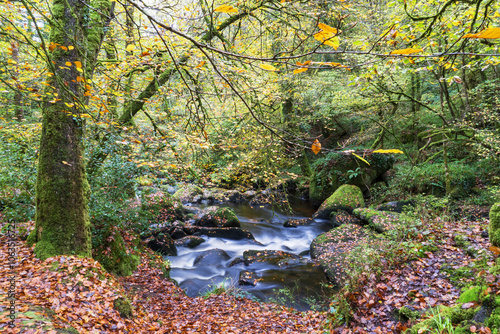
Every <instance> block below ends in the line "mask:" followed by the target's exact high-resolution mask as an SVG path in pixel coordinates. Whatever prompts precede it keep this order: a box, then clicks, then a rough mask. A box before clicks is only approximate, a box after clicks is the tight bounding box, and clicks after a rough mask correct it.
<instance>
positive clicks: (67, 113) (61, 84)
mask: <svg viewBox="0 0 500 334" xmlns="http://www.w3.org/2000/svg"><path fill="white" fill-rule="evenodd" d="M92 4H93V5H95V7H94V8H98V9H100V10H103V9H106V8H107V9H108V10H109V8H110V6H109V1H107V0H101V1H99V2H97V1H95V2H94V3H92ZM106 4H107V5H106ZM95 13H96V12H94V13H89V11H88V7H87V5H86V4H85V3H84V2H82V1H79V0H54V1H53V5H52V20H51V32H50V40H49V44H48V45H47V49H48V62H47V65H48V73H49V74H48V76H47V79H46V82H47V88H46V90H45V96H46V98H45V100H44V103H43V111H42V113H43V121H42V136H41V140H40V155H39V158H38V175H37V185H36V226H35V230H34V231H33V232H32V233H31V234H30V236H29V240H28V242H29V243H30V244H33V243H36V247H35V253H36V255H37V256H38V257H39V258H41V259H45V258H48V257H51V256H55V255H61V254H75V255H81V256H91V236H90V221H89V215H88V206H87V201H88V198H89V185H88V183H87V178H86V173H85V161H84V146H83V135H84V121H83V120H84V118H82V117H81V116H82V115H83V114H85V113H86V110H85V108H86V102H87V96H88V95H90V92H89V91H88V89H89V86H88V80H89V79H90V78H91V76H92V71H93V68H94V67H95V66H94V64H93V63H95V59H96V57H97V53H98V50H99V47H100V43H101V40H102V37H99V36H102V33H103V29H100V32H97V33H96V32H95V31H92V30H91V29H90V27H92V28H93V29H95V28H96V27H101V28H102V24H103V22H104V23H105V22H106V21H107V20H106V19H105V18H102V17H100V16H101V15H105V14H103V13H102V12H100V13H99V14H95ZM104 13H106V11H104ZM108 13H109V12H108ZM96 15H97V16H96ZM94 22H96V24H95V25H93V23H94ZM97 22H99V23H97ZM107 22H109V21H107Z"/></svg>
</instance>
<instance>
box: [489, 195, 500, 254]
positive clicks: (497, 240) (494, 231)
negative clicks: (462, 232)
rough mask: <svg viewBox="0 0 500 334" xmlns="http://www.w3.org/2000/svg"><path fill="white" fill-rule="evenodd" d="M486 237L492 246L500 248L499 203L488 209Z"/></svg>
mask: <svg viewBox="0 0 500 334" xmlns="http://www.w3.org/2000/svg"><path fill="white" fill-rule="evenodd" d="M488 236H489V237H490V242H491V244H492V245H493V246H496V247H500V203H496V204H495V205H493V206H492V207H491V209H490V226H489V229H488Z"/></svg>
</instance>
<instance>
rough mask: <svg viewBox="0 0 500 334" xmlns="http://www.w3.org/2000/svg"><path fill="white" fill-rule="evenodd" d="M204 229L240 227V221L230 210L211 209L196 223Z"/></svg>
mask: <svg viewBox="0 0 500 334" xmlns="http://www.w3.org/2000/svg"><path fill="white" fill-rule="evenodd" d="M196 225H197V226H203V227H240V221H239V219H238V217H236V214H235V213H234V212H233V210H231V209H230V208H219V207H215V206H214V207H209V208H207V209H205V210H204V214H203V215H202V216H201V217H200V219H198V221H197V222H196Z"/></svg>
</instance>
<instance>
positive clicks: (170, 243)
mask: <svg viewBox="0 0 500 334" xmlns="http://www.w3.org/2000/svg"><path fill="white" fill-rule="evenodd" d="M146 242H147V245H148V247H149V248H151V249H152V250H154V251H155V252H159V253H160V254H163V255H173V256H176V255H177V247H176V246H175V242H174V240H173V239H172V238H171V237H170V234H168V233H157V234H154V235H152V236H151V237H150V238H148V239H147V240H146Z"/></svg>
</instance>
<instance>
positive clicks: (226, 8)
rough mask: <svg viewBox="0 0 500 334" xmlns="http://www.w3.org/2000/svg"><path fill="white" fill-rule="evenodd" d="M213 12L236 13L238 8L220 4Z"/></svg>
mask: <svg viewBox="0 0 500 334" xmlns="http://www.w3.org/2000/svg"><path fill="white" fill-rule="evenodd" d="M214 12H219V13H228V14H229V13H238V9H236V8H234V7H233V6H228V5H222V6H219V7H217V8H215V9H214Z"/></svg>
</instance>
